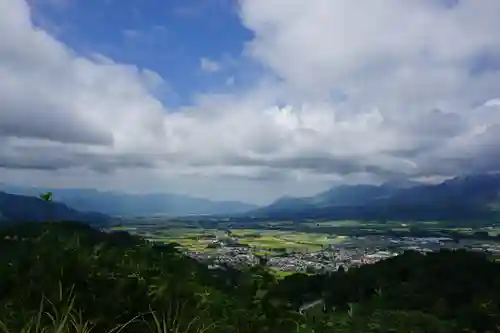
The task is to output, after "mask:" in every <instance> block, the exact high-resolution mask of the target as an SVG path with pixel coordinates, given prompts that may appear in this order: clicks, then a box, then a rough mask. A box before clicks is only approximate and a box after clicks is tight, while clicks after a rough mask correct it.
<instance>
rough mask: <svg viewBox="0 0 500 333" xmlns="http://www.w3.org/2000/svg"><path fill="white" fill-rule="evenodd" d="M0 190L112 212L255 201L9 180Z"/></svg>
mask: <svg viewBox="0 0 500 333" xmlns="http://www.w3.org/2000/svg"><path fill="white" fill-rule="evenodd" d="M0 190H1V191H4V192H8V193H12V194H20V195H31V196H38V195H39V194H40V193H45V192H52V193H53V195H54V200H55V201H57V202H61V203H64V204H66V205H68V206H70V207H71V208H74V209H76V210H79V211H95V212H100V213H103V214H107V215H111V216H151V215H169V216H186V215H219V214H237V213H244V212H247V211H250V210H253V209H256V208H257V206H256V205H251V204H247V203H242V202H239V201H212V200H209V199H202V198H195V197H191V196H186V195H179V194H169V193H150V194H128V193H121V192H100V191H98V190H95V189H78V188H73V189H70V188H68V189H62V188H41V187H22V186H16V185H10V184H0Z"/></svg>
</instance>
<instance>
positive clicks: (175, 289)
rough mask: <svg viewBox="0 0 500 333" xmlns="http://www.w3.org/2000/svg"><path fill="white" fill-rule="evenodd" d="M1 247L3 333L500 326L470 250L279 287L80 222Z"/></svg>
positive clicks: (21, 235)
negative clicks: (214, 267) (306, 305)
mask: <svg viewBox="0 0 500 333" xmlns="http://www.w3.org/2000/svg"><path fill="white" fill-rule="evenodd" d="M0 247H1V248H0V321H1V324H0V331H2V332H15V333H18V332H42V330H41V328H45V329H46V330H45V331H43V332H61V333H69V332H71V333H74V332H98V333H101V332H111V331H113V332H141V333H142V332H183V333H184V332H186V333H189V332H217V333H224V332H228V333H234V332H241V333H243V332H259V333H260V332H273V333H274V332H422V333H423V332H426V333H432V332H443V333H450V332H471V331H472V332H487V331H490V332H493V331H495V330H496V328H497V326H498V325H500V308H499V306H500V264H497V263H495V262H493V261H490V260H488V259H487V258H486V257H484V256H483V255H481V254H476V253H469V252H465V251H458V252H440V253H435V254H429V255H426V256H424V255H421V254H418V253H413V252H407V253H405V254H404V255H401V256H399V257H396V258H394V259H390V260H386V261H383V262H380V263H377V264H374V265H370V266H363V267H361V268H356V269H351V270H349V271H347V272H344V271H343V270H342V269H341V270H340V271H339V272H336V273H333V274H330V275H316V276H308V275H303V274H295V275H292V276H289V277H287V278H285V279H283V280H277V279H276V277H275V275H273V274H272V273H271V272H270V271H268V270H267V269H266V267H265V266H263V265H260V266H256V267H253V268H249V269H246V270H243V271H238V270H235V269H231V268H229V267H225V268H222V269H209V268H208V267H207V266H206V265H203V264H200V263H198V262H197V261H195V260H192V259H190V258H188V257H186V256H184V255H183V254H181V253H179V252H178V251H177V250H175V249H174V248H173V247H172V246H169V245H164V246H154V245H152V244H149V243H147V242H145V241H144V240H142V239H140V238H137V237H134V236H131V235H129V234H127V233H124V232H114V233H105V232H100V231H96V230H94V229H92V228H90V227H89V226H86V225H83V224H75V223H38V224H18V225H15V226H11V227H9V228H4V229H2V230H1V231H0ZM262 264H264V262H263V263H262ZM317 300H319V302H316V303H317V305H316V306H312V307H311V308H309V309H307V310H304V311H303V314H301V313H300V311H298V310H299V309H300V308H301V307H302V308H303V305H304V304H307V303H308V302H314V301H317ZM316 303H313V304H316ZM323 303H324V304H323ZM29 329H31V330H29Z"/></svg>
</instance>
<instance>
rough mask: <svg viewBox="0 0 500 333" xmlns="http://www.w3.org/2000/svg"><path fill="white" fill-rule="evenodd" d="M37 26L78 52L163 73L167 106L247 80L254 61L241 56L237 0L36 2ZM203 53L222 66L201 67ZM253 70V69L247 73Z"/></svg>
mask: <svg viewBox="0 0 500 333" xmlns="http://www.w3.org/2000/svg"><path fill="white" fill-rule="evenodd" d="M32 3H33V5H34V8H35V11H34V13H35V14H36V15H35V17H36V18H37V20H36V23H37V24H38V25H40V26H41V27H42V28H46V29H49V31H52V32H53V33H54V34H56V35H57V37H58V38H59V39H60V40H61V41H63V42H64V43H65V44H66V45H68V46H69V47H71V48H72V49H74V50H76V51H77V52H78V53H80V54H92V53H99V54H101V55H104V56H107V57H109V58H111V59H113V60H114V61H116V62H120V63H131V64H135V65H137V66H138V67H142V68H148V69H151V70H154V71H155V72H157V73H158V74H160V75H161V76H162V77H163V78H164V79H165V80H166V81H167V84H169V86H170V90H169V91H166V92H164V93H163V95H161V96H159V97H160V98H161V99H162V101H163V102H164V103H166V104H168V105H172V106H179V105H186V104H190V103H191V102H192V101H191V98H192V97H193V96H194V95H195V94H197V93H204V92H207V91H210V92H217V91H228V90H231V87H230V86H228V83H230V82H231V81H233V82H234V83H236V82H238V83H239V84H241V85H244V84H249V82H251V81H252V79H253V78H255V73H254V71H255V70H256V69H257V67H258V66H257V64H256V63H255V62H252V61H251V60H250V59H249V58H248V57H245V56H244V55H242V53H243V49H244V45H245V43H246V42H248V41H249V40H251V39H252V36H253V34H252V32H251V31H250V30H248V29H247V28H245V27H244V26H243V25H242V24H241V21H240V18H239V15H238V8H237V2H236V1H234V0H168V1H165V0H147V1H140V0H33V2H32ZM202 58H206V59H209V60H210V61H213V62H216V63H217V64H218V65H219V70H217V71H216V72H208V73H206V72H204V71H203V70H202V68H201V67H200V61H201V59H202ZM252 73H253V74H252Z"/></svg>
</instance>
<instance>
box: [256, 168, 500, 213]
mask: <svg viewBox="0 0 500 333" xmlns="http://www.w3.org/2000/svg"><path fill="white" fill-rule="evenodd" d="M248 215H250V216H253V217H258V218H267V219H302V218H303V219H311V218H327V219H331V220H346V219H355V220H409V221H412V220H428V221H429V220H468V221H470V220H475V219H497V218H499V217H500V174H498V173H497V174H475V175H467V176H460V177H455V178H453V179H450V180H446V181H444V182H442V183H440V184H434V185H429V184H421V183H407V182H405V183H404V184H394V183H386V184H383V185H354V186H347V185H343V186H338V187H333V188H331V189H330V190H328V191H325V192H322V193H319V194H317V195H315V196H311V197H304V198H290V197H283V198H281V199H278V200H276V201H275V202H273V203H272V204H271V205H269V206H266V207H261V208H258V209H256V210H254V211H252V212H250V213H249V214H248Z"/></svg>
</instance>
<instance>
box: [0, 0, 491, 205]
mask: <svg viewBox="0 0 500 333" xmlns="http://www.w3.org/2000/svg"><path fill="white" fill-rule="evenodd" d="M499 12H500V2H499V1H497V0H483V1H475V0H461V1H436V0H408V1H399V0H373V1H369V2H363V5H362V6H360V5H359V3H357V2H355V1H352V0H242V1H241V3H240V17H241V21H242V23H243V24H244V25H245V26H246V27H247V28H248V29H250V30H252V31H253V32H254V35H255V37H254V39H253V40H252V41H251V42H250V43H248V45H247V46H246V49H245V54H246V56H250V57H251V58H252V59H254V60H255V61H256V62H258V63H260V64H261V65H262V66H263V67H264V68H266V70H267V75H265V76H264V77H262V80H261V81H260V83H259V84H257V85H256V86H254V87H252V88H247V89H245V90H239V91H238V92H236V93H235V92H234V89H233V92H231V93H228V94H204V95H200V96H198V98H197V99H196V103H195V104H194V105H191V106H189V107H185V108H181V109H179V110H169V109H167V108H166V107H165V106H164V105H162V103H161V102H160V101H159V100H158V99H157V98H156V96H157V91H159V90H161V89H159V88H161V87H162V86H163V85H165V84H166V82H165V81H164V80H167V81H168V78H161V77H160V76H159V75H158V74H156V73H155V72H154V71H152V70H148V69H142V68H137V67H135V66H133V65H124V64H119V63H116V62H114V61H113V60H112V59H107V58H105V57H104V56H102V55H95V56H93V57H83V56H81V55H78V54H76V53H75V52H74V51H72V50H71V49H69V48H68V47H66V46H65V45H64V44H62V43H61V42H59V41H58V40H56V39H55V38H54V37H52V36H51V35H50V34H48V33H47V32H45V31H43V30H41V29H39V28H37V27H35V26H33V24H32V21H31V16H30V8H29V6H28V4H27V3H26V2H25V1H24V0H7V1H2V2H0V77H1V78H2V80H0V105H1V110H0V167H2V168H4V169H15V170H18V169H22V170H29V169H42V170H58V171H59V172H64V170H69V169H74V168H83V169H88V170H91V171H93V172H95V173H96V174H99V173H103V172H104V173H113V172H115V171H116V172H121V173H123V172H126V170H130V169H137V168H139V169H142V170H143V171H144V172H153V173H154V174H162V175H171V176H172V177H174V176H176V175H197V176H199V177H205V178H207V177H208V178H209V179H214V182H213V186H214V187H215V186H217V184H218V182H220V179H234V178H238V179H241V180H242V181H245V179H246V181H252V182H255V181H257V180H258V181H261V182H265V183H267V182H269V181H274V182H291V181H297V179H299V180H300V181H301V182H303V184H307V183H308V181H310V182H316V183H317V182H319V181H321V180H323V181H324V182H328V181H331V180H338V181H340V180H342V179H345V180H350V179H351V180H352V179H363V180H385V179H392V178H398V177H404V178H418V177H433V176H436V175H438V176H452V175H456V174H459V173H464V172H475V171H481V172H483V171H494V170H498V169H500V159H499V157H498V156H500V154H499V153H500V146H499V144H498V143H497V142H498V139H497V138H498V137H499V135H500V103H499V102H497V101H496V100H495V99H496V98H498V97H500V90H499V87H500V39H499V38H498V35H499V33H500V20H498V15H497V13H499ZM212 65H213V64H211V63H209V62H207V60H206V59H205V61H204V62H203V61H202V63H201V66H202V67H203V68H205V70H208V71H213V70H214V69H215V68H214V67H213V66H212ZM169 84H171V85H173V86H175V82H169ZM117 170H118V171H117ZM23 172H28V171H23ZM123 185H124V186H126V185H127V184H123ZM326 185H328V184H326ZM273 186H274V185H273ZM273 186H271V187H273ZM274 187H275V186H274ZM305 187H307V186H305ZM263 188H265V187H263ZM193 191H196V189H193ZM273 193H274V192H273ZM274 194H275V195H278V193H274ZM255 195H257V196H258V195H259V194H255Z"/></svg>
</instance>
